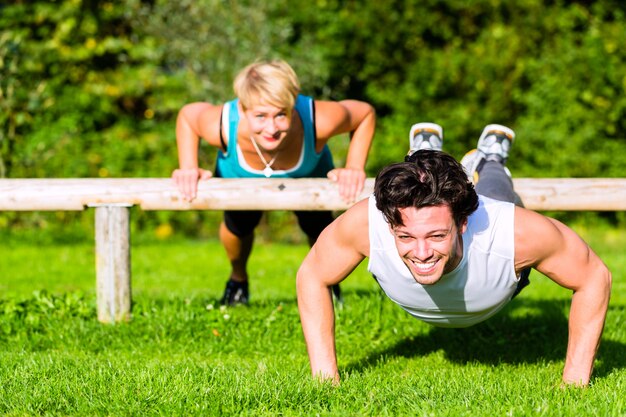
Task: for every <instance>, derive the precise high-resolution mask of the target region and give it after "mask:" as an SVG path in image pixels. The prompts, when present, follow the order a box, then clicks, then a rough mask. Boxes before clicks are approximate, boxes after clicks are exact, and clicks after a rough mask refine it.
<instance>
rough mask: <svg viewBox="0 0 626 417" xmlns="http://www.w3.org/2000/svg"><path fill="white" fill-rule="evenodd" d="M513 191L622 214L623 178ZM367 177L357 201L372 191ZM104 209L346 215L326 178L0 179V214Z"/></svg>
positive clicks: (559, 205) (544, 181) (544, 203)
mask: <svg viewBox="0 0 626 417" xmlns="http://www.w3.org/2000/svg"><path fill="white" fill-rule="evenodd" d="M514 184H515V189H516V190H517V192H518V193H519V194H520V196H521V197H522V200H523V201H524V203H525V205H526V207H528V208H530V209H533V210H539V211H541V210H573V211H577V210H578V211H580V210H590V211H622V210H626V178H516V179H514ZM373 186H374V179H373V178H368V179H367V181H366V184H365V189H364V190H363V192H362V193H361V195H360V196H359V199H361V198H365V197H367V196H368V195H369V194H370V193H371V192H372V190H373ZM107 204H126V205H137V206H140V207H141V208H142V209H143V210H345V209H347V208H348V207H350V204H348V203H346V202H344V201H343V200H341V198H340V197H339V193H338V191H337V186H336V184H334V183H333V182H331V181H329V180H327V179H322V178H319V179H311V178H307V179H277V178H270V179H222V178H214V179H211V180H208V181H202V182H201V183H200V184H199V187H198V198H196V199H195V200H194V201H193V202H191V203H189V202H186V201H184V200H183V199H182V198H181V196H180V194H179V193H178V191H177V190H176V188H175V187H174V185H173V183H172V180H171V179H169V178H117V179H114V178H106V179H105V178H81V179H75V178H68V179H60V178H54V179H0V210H4V211H68V210H70V211H71V210H84V209H85V207H89V206H94V205H107Z"/></svg>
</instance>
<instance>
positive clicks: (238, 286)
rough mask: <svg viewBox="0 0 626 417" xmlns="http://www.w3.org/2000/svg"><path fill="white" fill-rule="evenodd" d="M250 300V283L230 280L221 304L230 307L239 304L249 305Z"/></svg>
mask: <svg viewBox="0 0 626 417" xmlns="http://www.w3.org/2000/svg"><path fill="white" fill-rule="evenodd" d="M248 298H249V295H248V281H244V282H238V281H233V280H232V279H229V280H228V282H227V283H226V289H225V290H224V295H223V296H222V299H221V300H220V304H221V305H229V306H234V305H237V304H244V305H248Z"/></svg>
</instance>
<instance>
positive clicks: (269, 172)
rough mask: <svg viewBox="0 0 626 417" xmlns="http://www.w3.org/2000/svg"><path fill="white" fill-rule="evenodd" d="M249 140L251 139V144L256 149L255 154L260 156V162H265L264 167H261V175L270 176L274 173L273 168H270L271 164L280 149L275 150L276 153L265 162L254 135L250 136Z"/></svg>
mask: <svg viewBox="0 0 626 417" xmlns="http://www.w3.org/2000/svg"><path fill="white" fill-rule="evenodd" d="M250 140H251V141H252V145H254V150H255V151H256V153H257V155H259V158H261V162H263V163H264V164H265V168H263V175H265V178H269V177H271V176H272V174H273V173H274V170H273V169H272V164H273V163H274V161H276V158H277V157H278V154H279V153H280V151H279V152H276V155H274V157H273V158H272V160H271V161H269V162H267V160H266V159H265V158H264V157H263V154H262V153H261V150H260V149H259V145H257V144H256V141H255V140H254V137H252V136H250Z"/></svg>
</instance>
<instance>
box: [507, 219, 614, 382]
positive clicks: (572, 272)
mask: <svg viewBox="0 0 626 417" xmlns="http://www.w3.org/2000/svg"><path fill="white" fill-rule="evenodd" d="M515 224H516V231H515V244H516V250H515V252H516V267H517V268H518V269H520V268H521V267H526V266H532V267H534V268H535V269H537V270H538V271H539V272H541V273H543V274H544V275H546V276H548V277H549V278H551V279H552V280H553V281H555V282H556V283H557V284H559V285H561V286H562V287H565V288H568V289H571V290H573V291H574V294H573V296H572V304H571V308H570V315H569V337H568V344H567V355H566V358H565V368H564V370H563V382H564V383H565V384H575V385H587V384H588V383H589V379H590V377H591V373H592V370H593V362H594V359H595V355H596V352H597V350H598V346H599V344H600V338H601V336H602V330H603V328H604V321H605V317H606V312H607V309H608V305H609V297H610V292H611V273H610V271H609V270H608V268H607V267H606V265H604V263H603V262H602V260H600V258H599V257H598V256H597V255H596V254H595V253H594V252H593V251H592V250H591V248H590V247H589V246H588V245H587V244H586V243H585V242H584V241H583V240H582V239H581V238H580V237H579V236H578V235H577V234H576V233H575V232H574V231H573V230H571V229H570V228H569V227H567V226H565V225H564V224H562V223H560V222H558V221H556V220H554V219H550V218H547V217H545V216H542V215H540V214H538V213H534V212H532V211H529V210H524V209H519V208H518V209H516V217H515ZM538 238H539V239H540V240H538Z"/></svg>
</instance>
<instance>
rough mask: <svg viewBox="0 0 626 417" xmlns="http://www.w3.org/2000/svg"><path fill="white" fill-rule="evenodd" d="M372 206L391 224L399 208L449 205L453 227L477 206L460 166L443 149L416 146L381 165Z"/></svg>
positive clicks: (399, 219) (395, 221)
mask: <svg viewBox="0 0 626 417" xmlns="http://www.w3.org/2000/svg"><path fill="white" fill-rule="evenodd" d="M374 197H375V198H376V207H377V208H378V210H380V211H381V212H382V213H383V215H384V216H385V219H386V220H387V222H388V223H389V224H390V225H391V226H392V227H396V226H403V223H402V216H401V214H400V209H403V208H407V207H414V208H421V207H431V206H449V207H450V210H451V211H452V216H453V218H454V222H455V224H456V225H457V227H460V226H461V224H462V223H463V222H464V221H465V220H466V219H467V218H468V217H469V215H470V214H472V213H473V212H474V211H476V209H477V208H478V195H477V194H476V191H475V190H474V185H473V184H472V183H471V182H470V181H469V179H468V178H467V174H466V173H465V171H464V170H463V166H462V165H461V164H460V163H458V162H457V161H456V160H455V159H454V158H453V157H452V156H450V155H448V154H447V153H445V152H441V151H434V150H429V149H428V150H420V151H417V152H414V153H413V154H411V155H410V156H407V157H406V158H405V161H404V162H400V163H396V164H392V165H389V166H387V167H385V168H384V169H383V170H382V171H381V172H380V173H379V174H378V176H377V177H376V182H375V184H374Z"/></svg>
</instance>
